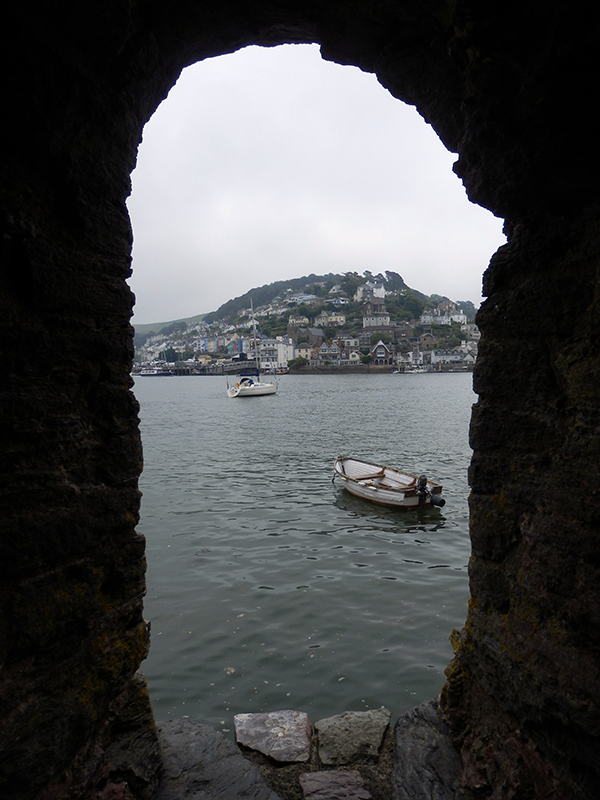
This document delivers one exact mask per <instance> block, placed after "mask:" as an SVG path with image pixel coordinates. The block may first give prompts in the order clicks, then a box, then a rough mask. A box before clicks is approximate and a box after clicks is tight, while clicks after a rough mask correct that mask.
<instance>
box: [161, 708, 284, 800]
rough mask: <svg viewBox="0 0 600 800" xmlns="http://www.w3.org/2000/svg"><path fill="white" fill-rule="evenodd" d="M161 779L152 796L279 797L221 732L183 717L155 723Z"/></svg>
mask: <svg viewBox="0 0 600 800" xmlns="http://www.w3.org/2000/svg"><path fill="white" fill-rule="evenodd" d="M158 736H159V741H160V746H161V750H162V758H163V770H162V775H161V780H160V783H159V786H158V789H157V791H156V794H155V795H154V796H153V798H152V800H183V799H184V798H185V800H213V799H214V798H216V797H218V798H219V800H281V798H280V796H279V795H278V794H277V793H276V792H274V791H273V790H272V789H270V788H269V787H268V786H267V784H266V783H265V781H264V779H263V778H262V776H261V775H260V773H259V772H258V770H257V769H256V767H255V766H254V765H253V764H251V763H250V762H249V761H247V760H246V759H245V758H244V757H243V756H242V754H241V753H240V751H239V750H238V748H237V747H236V746H235V745H234V744H233V742H230V741H229V740H228V739H226V738H225V737H224V736H223V734H222V733H219V731H216V730H215V729H214V728H211V727H209V726H208V725H196V724H192V723H191V722H188V721H187V720H175V721H173V722H164V723H162V724H161V725H159V726H158Z"/></svg>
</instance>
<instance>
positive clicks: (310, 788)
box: [300, 770, 371, 800]
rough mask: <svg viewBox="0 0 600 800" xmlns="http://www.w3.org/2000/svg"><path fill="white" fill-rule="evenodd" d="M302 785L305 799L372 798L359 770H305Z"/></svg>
mask: <svg viewBox="0 0 600 800" xmlns="http://www.w3.org/2000/svg"><path fill="white" fill-rule="evenodd" d="M300 786H301V787H302V792H303V794H304V800H371V795H370V793H369V792H368V791H367V790H366V789H365V785H364V782H363V779H362V777H361V775H360V773H358V772H350V771H347V770H344V771H343V772H334V771H327V772H304V773H303V774H302V775H300Z"/></svg>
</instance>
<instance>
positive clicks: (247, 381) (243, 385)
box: [227, 375, 277, 397]
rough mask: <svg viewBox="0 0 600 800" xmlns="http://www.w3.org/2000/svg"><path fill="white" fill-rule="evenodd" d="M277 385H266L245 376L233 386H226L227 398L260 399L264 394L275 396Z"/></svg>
mask: <svg viewBox="0 0 600 800" xmlns="http://www.w3.org/2000/svg"><path fill="white" fill-rule="evenodd" d="M276 391H277V383H267V382H264V381H260V380H254V379H253V378H251V377H250V376H248V375H246V376H244V377H243V378H240V379H239V381H238V382H237V383H236V384H235V385H234V386H229V385H228V386H227V396H228V397H260V396H261V395H264V394H275V392H276Z"/></svg>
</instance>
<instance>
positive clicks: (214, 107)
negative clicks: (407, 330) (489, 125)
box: [128, 45, 505, 324]
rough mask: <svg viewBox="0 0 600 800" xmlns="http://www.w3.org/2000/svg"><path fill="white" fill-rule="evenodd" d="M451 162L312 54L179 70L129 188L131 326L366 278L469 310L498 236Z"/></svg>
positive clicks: (374, 94)
mask: <svg viewBox="0 0 600 800" xmlns="http://www.w3.org/2000/svg"><path fill="white" fill-rule="evenodd" d="M455 160H456V156H455V154H453V153H449V152H448V151H447V150H446V149H445V148H444V146H443V145H442V143H441V142H440V140H439V139H438V138H437V136H436V134H435V133H434V131H433V129H432V128H431V127H430V126H429V125H427V124H426V123H425V122H424V121H423V120H422V118H421V117H420V116H419V115H418V114H417V112H416V111H415V110H414V108H412V107H409V106H406V105H404V104H403V103H400V102H399V101H398V100H395V99H394V98H393V97H392V96H391V95H390V94H389V93H388V92H387V91H386V90H385V89H383V88H382V87H381V86H380V85H379V84H378V82H377V79H376V78H375V76H374V75H369V74H367V73H363V72H361V71H360V70H359V69H356V68H355V67H342V66H339V65H337V64H331V63H328V62H326V61H323V60H322V59H321V57H320V54H319V50H318V47H316V46H310V45H295V46H293V45H292V46H285V47H278V48H269V49H267V48H258V47H251V48H246V49H245V50H242V51H239V52H238V53H234V54H232V55H228V56H222V57H220V58H216V59H209V60H207V61H204V62H202V63H200V64H196V65H194V66H193V67H190V68H188V69H187V70H185V71H184V73H183V74H182V76H181V78H180V79H179V81H178V83H177V85H176V86H175V87H174V88H173V89H172V90H171V93H170V94H169V97H168V98H167V99H166V100H165V101H164V103H163V104H162V105H161V106H160V107H159V109H158V110H157V112H156V114H155V115H154V117H152V119H151V120H150V121H149V122H148V124H147V125H146V128H145V129H144V141H143V142H142V144H141V146H140V149H139V154H138V166H137V168H136V169H135V171H134V172H133V175H132V181H133V192H132V196H131V197H130V199H129V202H128V207H129V211H130V214H131V218H132V223H133V229H134V262H133V268H134V274H133V278H132V279H131V281H130V284H131V287H132V289H133V291H134V292H135V294H136V296H137V303H136V309H135V317H134V322H137V323H139V324H142V323H146V322H160V321H166V320H172V319H178V318H181V317H188V316H192V315H194V314H201V313H204V312H208V311H214V310H216V308H218V306H220V305H221V304H222V303H224V302H226V301H227V300H229V299H230V298H232V297H237V296H239V295H241V294H244V293H245V292H246V291H248V290H249V289H251V288H252V287H254V286H261V285H263V284H265V283H271V282H272V281H275V280H285V279H286V278H296V277H300V276H302V275H306V274H309V273H311V272H314V273H318V274H320V273H327V272H342V273H343V272H348V271H356V272H359V273H362V272H363V271H364V270H365V269H368V270H370V271H371V272H373V273H374V274H376V273H378V272H385V270H392V271H394V272H398V273H400V275H402V277H403V278H404V280H405V281H406V282H407V283H408V285H409V286H412V287H413V288H415V289H418V290H419V291H422V292H425V293H427V294H431V293H434V292H435V293H437V294H442V295H447V296H448V297H450V298H451V299H453V300H471V301H473V302H474V303H475V304H476V305H477V304H478V303H479V302H480V300H481V276H482V273H483V271H484V269H485V268H486V266H487V264H488V262H489V259H490V257H491V255H492V254H493V252H494V251H495V250H496V249H497V248H498V247H499V246H500V245H501V244H503V243H504V241H505V237H504V236H503V234H502V220H499V219H497V218H495V217H493V216H492V214H490V213H489V212H488V211H486V210H485V209H482V208H479V207H477V206H474V205H473V204H471V203H470V202H469V201H468V199H467V197H466V194H465V191H464V189H463V187H462V184H461V182H460V180H459V179H458V178H457V177H456V175H454V173H453V172H452V164H453V163H454V161H455Z"/></svg>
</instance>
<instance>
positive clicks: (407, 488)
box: [333, 456, 446, 509]
mask: <svg viewBox="0 0 600 800" xmlns="http://www.w3.org/2000/svg"><path fill="white" fill-rule="evenodd" d="M333 469H334V475H333V478H334V480H335V478H336V477H338V478H340V479H341V480H342V481H343V484H344V488H345V489H347V490H348V491H349V492H350V493H351V494H353V495H355V496H356V497H361V498H362V499H363V500H370V501H372V502H373V503H381V504H382V505H387V506H394V507H396V508H412V509H416V508H431V507H434V506H437V507H442V506H444V505H445V504H446V501H445V500H444V498H443V497H442V496H441V495H442V487H441V485H440V484H439V483H436V482H434V481H430V480H428V479H427V477H426V476H425V475H419V476H417V475H411V474H410V473H408V472H403V471H402V470H399V469H394V468H393V467H384V466H382V465H381V464H374V463H372V462H371V461H362V460H361V459H358V458H351V457H350V456H338V458H336V460H335V463H334V465H333Z"/></svg>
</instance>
